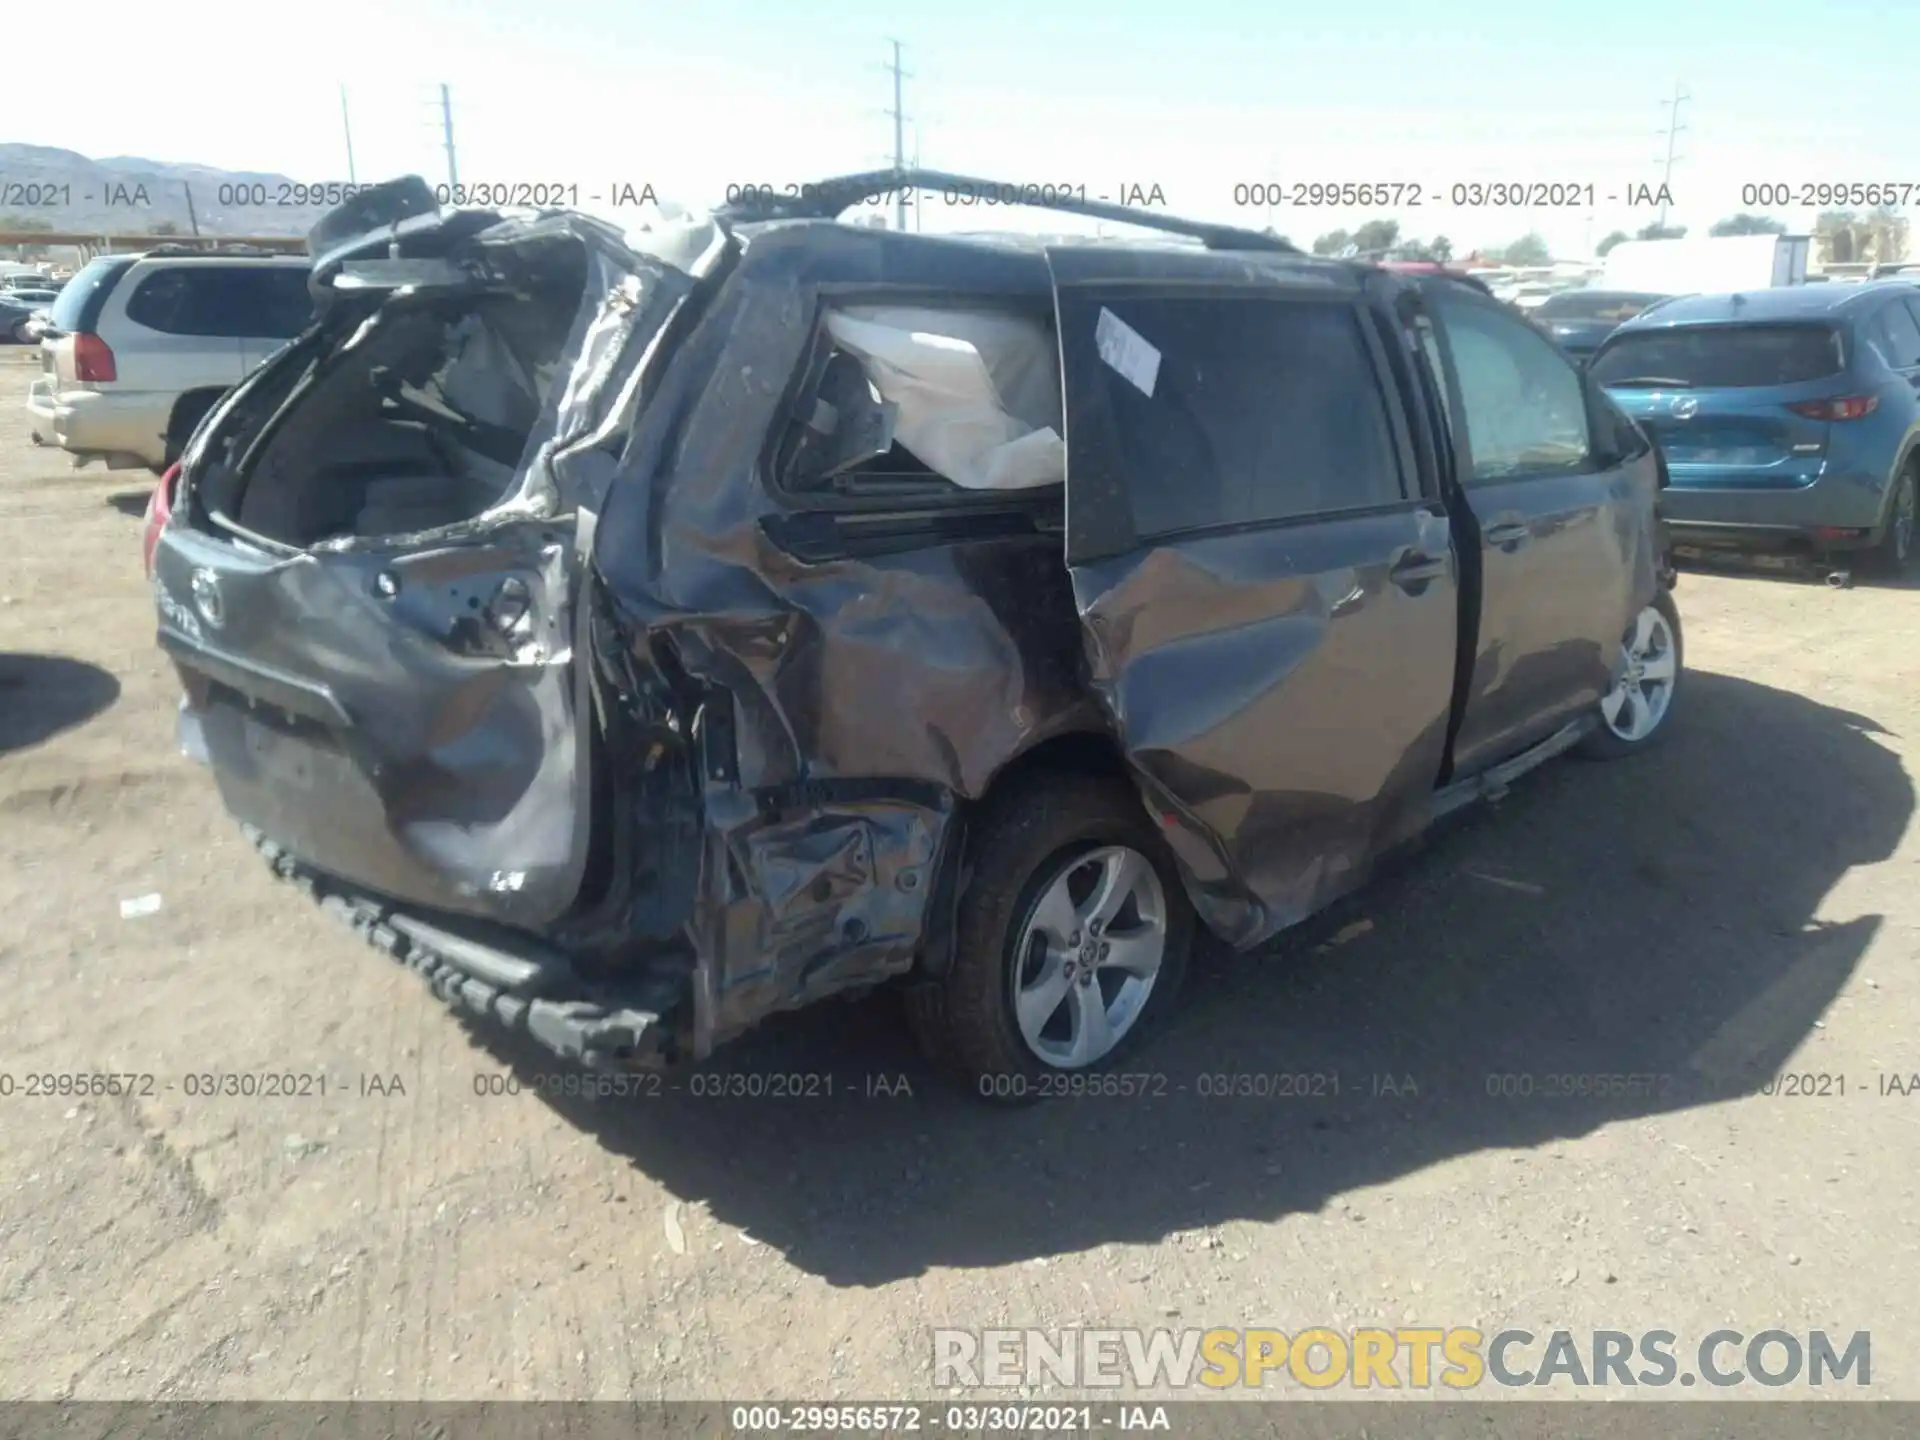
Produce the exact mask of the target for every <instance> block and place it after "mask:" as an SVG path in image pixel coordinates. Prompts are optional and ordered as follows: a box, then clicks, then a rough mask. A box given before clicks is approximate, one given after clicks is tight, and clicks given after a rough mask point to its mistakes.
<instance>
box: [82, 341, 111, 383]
mask: <svg viewBox="0 0 1920 1440" xmlns="http://www.w3.org/2000/svg"><path fill="white" fill-rule="evenodd" d="M73 378H74V379H76V380H82V381H87V382H89V383H93V384H99V383H102V382H106V381H111V380H114V379H117V378H118V374H117V372H116V371H115V370H114V366H113V351H112V349H111V348H109V346H108V345H107V342H106V341H104V340H102V339H101V338H100V337H99V336H98V335H91V334H88V333H87V332H86V331H82V332H81V333H79V334H78V335H75V336H74V337H73Z"/></svg>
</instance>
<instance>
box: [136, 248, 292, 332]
mask: <svg viewBox="0 0 1920 1440" xmlns="http://www.w3.org/2000/svg"><path fill="white" fill-rule="evenodd" d="M127 318H129V319H130V320H134V321H137V322H138V323H139V324H142V325H145V326H147V327H148V328H149V329H153V330H158V331H161V332H162V333H164V334H168V335H207V336H221V337H226V338H236V339H237V338H241V337H246V338H252V339H263V340H286V339H291V338H292V337H293V336H295V335H298V334H299V333H300V331H301V330H303V329H304V328H306V326H307V324H308V323H309V322H310V321H311V320H312V318H313V300H312V297H311V296H310V295H309V293H308V291H307V272H306V270H305V269H304V268H301V267H296V266H292V265H283V266H264V265H180V266H172V267H169V268H167V269H164V270H157V271H155V272H153V273H152V274H150V275H148V276H147V277H146V278H145V279H144V280H142V281H141V282H140V288H139V289H137V290H135V291H134V292H133V294H132V295H130V296H128V297H127Z"/></svg>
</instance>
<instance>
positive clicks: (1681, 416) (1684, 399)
mask: <svg viewBox="0 0 1920 1440" xmlns="http://www.w3.org/2000/svg"><path fill="white" fill-rule="evenodd" d="M1671 409H1672V411H1673V418H1674V419H1676V420H1691V419H1692V418H1693V417H1694V416H1696V415H1698V414H1699V413H1700V401H1699V399H1698V397H1696V396H1693V395H1682V396H1681V397H1680V398H1679V399H1678V400H1675V401H1674V402H1673V405H1672V406H1671Z"/></svg>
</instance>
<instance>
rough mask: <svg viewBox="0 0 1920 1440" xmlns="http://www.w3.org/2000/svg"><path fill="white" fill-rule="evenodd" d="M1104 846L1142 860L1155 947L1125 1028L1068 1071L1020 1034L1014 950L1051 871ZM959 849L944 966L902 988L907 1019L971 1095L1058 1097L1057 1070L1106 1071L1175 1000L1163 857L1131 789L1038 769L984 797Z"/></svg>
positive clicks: (1186, 918)
mask: <svg viewBox="0 0 1920 1440" xmlns="http://www.w3.org/2000/svg"><path fill="white" fill-rule="evenodd" d="M1108 845H1124V846H1127V847H1130V848H1131V849H1133V850H1135V851H1138V852H1139V853H1140V855H1142V856H1143V857H1145V858H1146V859H1147V861H1148V862H1149V863H1150V864H1151V865H1152V867H1153V870H1154V873H1155V875H1156V876H1157V877H1158V879H1159V882H1160V890H1161V892H1162V895H1163V897H1164V903H1165V911H1164V914H1165V919H1166V942H1165V949H1164V952H1163V956H1162V959H1161V961H1160V968H1159V971H1158V973H1157V975H1156V977H1155V979H1154V981H1153V986H1152V989H1151V990H1150V991H1149V992H1148V994H1147V998H1146V1001H1145V1003H1144V1004H1143V1005H1141V1007H1140V1010H1139V1012H1138V1017H1137V1018H1136V1019H1135V1020H1134V1022H1133V1024H1132V1027H1131V1028H1130V1029H1128V1030H1127V1031H1126V1032H1125V1033H1124V1034H1123V1035H1122V1036H1121V1038H1120V1040H1119V1042H1118V1043H1117V1044H1116V1045H1115V1046H1114V1048H1113V1049H1112V1050H1110V1051H1108V1052H1107V1054H1106V1055H1105V1056H1103V1057H1102V1058H1101V1059H1099V1060H1097V1061H1094V1062H1093V1063H1091V1064H1089V1065H1086V1066H1084V1067H1080V1068H1071V1069H1070V1068H1066V1067H1063V1066H1058V1065H1054V1064H1051V1063H1049V1062H1048V1061H1046V1060H1043V1059H1042V1058H1041V1057H1040V1056H1039V1055H1038V1054H1036V1053H1035V1052H1034V1050H1033V1049H1032V1048H1031V1047H1030V1046H1029V1045H1028V1044H1027V1042H1026V1040H1025V1039H1024V1038H1023V1036H1022V1035H1021V1032H1020V1027H1019V1023H1018V1021H1017V1020H1016V1018H1015V1015H1014V1008H1013V997H1014V991H1015V982H1014V968H1015V967H1014V955H1013V948H1014V945H1015V943H1016V940H1017V938H1018V937H1019V936H1020V935H1022V934H1024V933H1025V930H1026V922H1027V920H1028V919H1029V916H1030V912H1031V911H1032V910H1033V909H1034V908H1035V906H1036V905H1037V903H1038V901H1039V899H1040V897H1041V894H1042V891H1043V890H1044V888H1045V887H1046V886H1047V884H1048V882H1049V881H1050V880H1052V879H1053V878H1054V877H1055V876H1056V875H1057V874H1058V873H1059V871H1060V869H1061V867H1062V866H1063V865H1066V864H1067V863H1069V862H1070V861H1071V860H1072V858H1073V857H1074V856H1075V855H1076V854H1078V853H1080V852H1085V851H1090V850H1093V849H1097V848H1099V847H1102V846H1108ZM968 848H969V852H970V854H971V856H972V864H973V874H972V878H971V880H970V881H969V883H968V885H967V889H966V892H965V893H964V894H963V895H962V896H961V897H960V905H959V916H958V922H957V932H956V934H955V937H954V942H955V943H954V951H953V960H952V964H951V966H950V967H949V968H948V970H947V973H946V974H945V975H943V976H941V977H938V978H937V979H933V980H929V981H924V982H922V983H920V984H918V985H915V986H912V987H911V988H909V989H908V990H907V992H906V997H905V999H906V1010H907V1019H908V1023H909V1024H910V1026H911V1027H912V1029H913V1032H914V1037H915V1038H916V1039H917V1040H918V1041H919V1043H920V1047H921V1049H922V1050H923V1051H924V1052H925V1054H926V1055H927V1058H928V1059H929V1060H931V1061H932V1062H934V1063H935V1064H936V1065H938V1066H940V1067H941V1068H943V1069H945V1070H947V1071H949V1072H951V1073H952V1074H954V1075H955V1076H956V1077H957V1078H959V1079H960V1080H962V1081H963V1082H964V1083H966V1084H967V1085H968V1087H969V1088H970V1089H972V1091H973V1092H974V1093H975V1094H978V1095H980V1096H983V1097H985V1098H987V1099H990V1100H995V1101H999V1102H1002V1103H1011V1104H1019V1103H1022V1102H1028V1101H1033V1100H1038V1099H1043V1098H1045V1096H1046V1095H1047V1094H1048V1093H1060V1092H1061V1091H1062V1090H1063V1089H1064V1088H1066V1087H1067V1086H1068V1085H1070V1084H1071V1081H1070V1080H1069V1079H1068V1078H1067V1077H1072V1076H1080V1075H1095V1074H1098V1073H1100V1072H1101V1071H1103V1070H1107V1069H1110V1068H1111V1067H1112V1066H1113V1065H1114V1064H1115V1063H1116V1062H1117V1061H1118V1060H1120V1059H1122V1058H1124V1057H1125V1056H1126V1055H1127V1054H1128V1053H1129V1052H1130V1051H1132V1050H1133V1049H1134V1048H1135V1047H1136V1046H1137V1045H1138V1044H1139V1043H1140V1042H1141V1041H1142V1040H1143V1039H1144V1038H1145V1037H1146V1036H1148V1035H1150V1034H1151V1033H1152V1032H1153V1031H1154V1030H1155V1029H1156V1028H1158V1026H1159V1025H1160V1023H1161V1022H1162V1021H1163V1020H1164V1019H1165V1018H1166V1017H1167V1015H1168V1014H1170V1013H1171V1012H1172V1011H1173V1010H1174V1008H1175V1007H1176V1006H1177V1004H1178V1000H1179V994H1180V990H1181V987H1182V984H1183V982H1184V981H1185V979H1186V971H1187V957H1188V952H1189V951H1190V950H1191V949H1192V945H1193V933H1194V917H1193V909H1192V906H1191V905H1190V904H1189V903H1188V901H1187V896H1186V892H1185V890H1183V889H1182V888H1181V884H1180V878H1179V872H1178V870H1177V869H1176V867H1175V865H1174V862H1173V856H1172V855H1171V853H1170V852H1169V851H1168V849H1167V846H1166V842H1165V841H1163V840H1162V839H1161V838H1160V836H1159V834H1158V833H1156V832H1155V830H1154V828H1153V827H1152V825H1150V824H1149V823H1148V820H1147V816H1146V812H1145V809H1144V807H1143V806H1142V805H1141V803H1140V798H1139V796H1138V794H1137V793H1136V792H1135V791H1134V789H1133V786H1132V785H1131V783H1129V782H1128V781H1127V780H1126V779H1124V778H1117V777H1116V778H1111V779H1110V778H1106V777H1102V776H1093V775H1084V774H1074V773H1052V774H1042V775H1038V776H1036V777H1034V779H1033V780H1032V781H1031V782H1029V783H1025V784H1016V785H1013V786H1009V787H1008V788H1007V789H1006V790H1005V791H1003V792H1002V793H1001V794H1000V795H999V796H997V797H996V798H994V799H991V800H989V801H988V808H987V810H986V812H985V813H984V814H983V815H981V817H980V818H979V820H978V821H977V822H976V824H975V825H974V827H973V830H972V834H971V836H970V838H969V845H968Z"/></svg>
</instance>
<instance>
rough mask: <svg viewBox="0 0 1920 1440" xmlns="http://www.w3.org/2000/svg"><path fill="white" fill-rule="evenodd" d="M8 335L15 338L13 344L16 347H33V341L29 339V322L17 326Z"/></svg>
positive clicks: (21, 322) (22, 322)
mask: <svg viewBox="0 0 1920 1440" xmlns="http://www.w3.org/2000/svg"><path fill="white" fill-rule="evenodd" d="M8 333H9V334H10V335H11V336H12V337H13V343H14V344H16V345H31V344H32V343H33V341H32V340H30V339H28V338H27V322H26V321H24V320H22V321H20V323H19V324H17V325H15V326H14V327H13V329H12V330H11V331H9V332H8Z"/></svg>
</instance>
